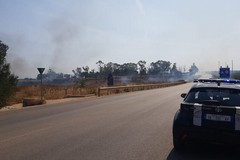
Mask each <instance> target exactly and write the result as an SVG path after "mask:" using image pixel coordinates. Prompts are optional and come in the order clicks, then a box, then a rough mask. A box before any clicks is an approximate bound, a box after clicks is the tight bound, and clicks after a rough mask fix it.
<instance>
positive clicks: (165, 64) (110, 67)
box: [37, 60, 198, 80]
mask: <svg viewBox="0 0 240 160" xmlns="http://www.w3.org/2000/svg"><path fill="white" fill-rule="evenodd" d="M96 64H97V65H98V70H97V71H95V70H94V69H90V67H89V66H84V67H77V68H76V69H74V70H72V73H73V74H72V75H70V74H64V73H56V72H55V71H53V70H52V69H49V70H48V71H47V73H45V74H43V79H49V80H53V79H63V78H64V79H69V78H103V77H107V76H108V75H109V74H112V75H113V76H148V75H149V76H152V75H158V76H162V75H171V76H172V77H175V78H181V77H182V75H183V71H181V70H180V69H178V68H177V64H176V63H171V62H169V61H164V60H158V61H156V62H151V63H150V65H149V66H147V62H146V61H144V60H140V61H138V62H137V63H132V62H130V63H123V64H118V63H113V62H108V63H104V62H103V61H101V60H99V61H98V62H96ZM197 72H198V67H197V66H196V65H195V63H193V64H192V65H191V67H190V68H189V70H188V73H189V75H194V74H195V73H197ZM37 79H40V75H38V76H37Z"/></svg>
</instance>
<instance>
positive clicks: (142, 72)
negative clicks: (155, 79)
mask: <svg viewBox="0 0 240 160" xmlns="http://www.w3.org/2000/svg"><path fill="white" fill-rule="evenodd" d="M137 64H138V66H139V74H140V75H141V76H142V75H146V74H147V68H146V61H138V63H137Z"/></svg>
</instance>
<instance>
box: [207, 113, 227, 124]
mask: <svg viewBox="0 0 240 160" xmlns="http://www.w3.org/2000/svg"><path fill="white" fill-rule="evenodd" d="M205 118H206V120H211V121H223V122H231V116H225V115H216V114H206V117H205Z"/></svg>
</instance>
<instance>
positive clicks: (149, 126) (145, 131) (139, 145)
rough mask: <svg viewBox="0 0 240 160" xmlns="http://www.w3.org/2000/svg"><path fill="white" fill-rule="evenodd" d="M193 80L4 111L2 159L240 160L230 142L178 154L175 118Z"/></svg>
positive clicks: (0, 144)
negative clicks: (174, 126) (184, 93)
mask: <svg viewBox="0 0 240 160" xmlns="http://www.w3.org/2000/svg"><path fill="white" fill-rule="evenodd" d="M191 85H192V84H184V85H179V86H174V87H168V88H161V89H154V90H148V91H139V92H134V93H127V94H118V95H111V96H105V97H100V98H98V97H91V98H85V99H79V100H77V101H74V102H67V103H62V104H55V105H45V106H36V107H29V108H26V109H22V110H16V111H9V112H2V113H0V159H1V160H61V159H64V160H65V159H66V160H70V159H76V160H164V159H167V160H192V159H194V160H200V159H204V160H208V159H209V160H210V159H211V160H212V159H228V160H229V159H239V158H237V157H238V152H239V151H238V150H237V149H236V150H232V149H229V148H228V147H225V146H216V145H204V144H201V145H198V144H190V145H189V146H187V147H186V149H185V150H184V151H183V152H180V153H176V152H175V151H174V149H173V145H172V120H173V117H174V114H175V112H176V110H177V109H178V108H179V103H180V102H181V100H182V99H181V97H180V94H181V93H182V92H187V91H188V90H189V88H190V86H191Z"/></svg>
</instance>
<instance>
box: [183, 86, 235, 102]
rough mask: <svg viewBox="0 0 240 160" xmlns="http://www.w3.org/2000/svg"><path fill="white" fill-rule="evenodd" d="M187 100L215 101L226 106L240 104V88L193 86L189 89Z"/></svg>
mask: <svg viewBox="0 0 240 160" xmlns="http://www.w3.org/2000/svg"><path fill="white" fill-rule="evenodd" d="M185 102H188V103H200V104H201V103H205V102H215V103H217V104H219V105H224V106H240V90H237V89H226V88H193V89H191V90H190V91H189V93H188V95H187V97H186V99H185Z"/></svg>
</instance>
